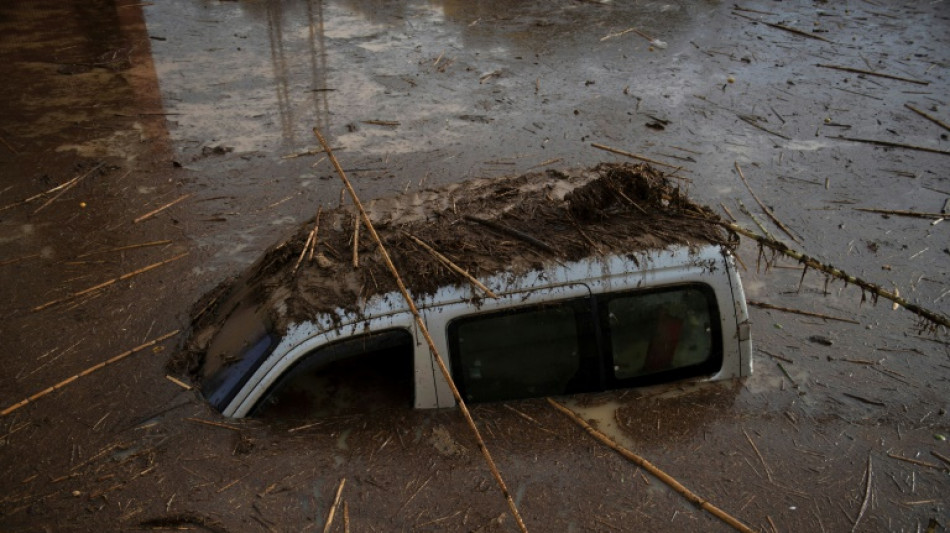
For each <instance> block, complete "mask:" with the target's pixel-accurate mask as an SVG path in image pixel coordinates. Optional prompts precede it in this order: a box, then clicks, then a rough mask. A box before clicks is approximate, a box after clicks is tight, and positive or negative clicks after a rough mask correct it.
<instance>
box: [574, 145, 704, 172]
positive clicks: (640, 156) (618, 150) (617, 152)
mask: <svg viewBox="0 0 950 533" xmlns="http://www.w3.org/2000/svg"><path fill="white" fill-rule="evenodd" d="M590 145H591V146H593V147H594V148H597V149H600V150H604V151H607V152H613V153H615V154H619V155H625V156H627V157H630V158H632V159H639V160H640V161H645V162H647V163H652V164H654V165H660V166H661V167H667V168H672V169H673V170H674V172H678V171H680V170H684V169H683V167H681V166H676V165H671V164H669V163H664V162H663V161H657V160H656V159H650V158H649V157H644V156H642V155H637V154H633V153H630V152H625V151H623V150H620V149H617V148H611V147H609V146H604V145H603V144H598V143H590ZM686 172H689V171H688V170H687V171H686ZM670 177H673V178H677V179H684V180H685V179H687V178H681V177H677V176H670Z"/></svg>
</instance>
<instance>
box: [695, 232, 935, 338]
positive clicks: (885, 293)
mask: <svg viewBox="0 0 950 533" xmlns="http://www.w3.org/2000/svg"><path fill="white" fill-rule="evenodd" d="M707 220H708V219H707ZM715 222H716V223H717V224H719V225H720V226H722V227H724V228H726V229H728V230H730V231H733V232H735V233H738V234H740V235H744V236H746V237H749V238H750V239H753V240H754V241H756V242H757V243H759V244H761V245H762V246H765V247H767V248H770V249H772V250H775V251H776V252H779V253H781V254H783V255H786V256H788V257H791V258H792V259H795V260H797V261H798V262H799V263H802V264H804V265H805V270H806V271H807V269H809V268H813V269H815V270H818V271H821V272H824V273H825V274H827V275H829V276H831V277H834V278H838V279H840V280H843V281H844V282H846V283H850V284H852V285H857V286H858V287H860V288H861V289H863V290H866V291H868V292H870V293H872V294H874V295H876V296H880V297H881V298H884V299H886V300H890V301H892V302H894V303H896V304H897V305H900V306H901V307H903V308H904V309H907V310H908V311H910V312H911V313H914V314H915V315H917V316H919V317H921V318H923V319H925V320H928V321H930V322H931V323H933V324H935V325H938V326H943V327H945V328H948V329H950V318H948V317H946V316H944V315H941V314H939V313H936V312H934V311H931V310H929V309H925V308H923V307H921V306H919V305H916V304H913V303H911V302H908V301H907V300H905V299H904V298H901V297H900V296H899V295H898V294H896V293H894V292H891V291H889V290H887V289H884V288H883V287H881V286H879V285H875V284H874V283H871V282H868V281H865V280H863V279H860V278H856V277H854V276H852V275H851V274H848V273H846V272H844V271H843V270H841V269H839V268H837V267H834V266H832V265H826V264H824V263H822V262H821V261H819V260H817V259H815V258H813V257H811V256H808V255H805V254H803V253H801V252H798V251H796V250H792V249H791V248H789V247H788V245H787V244H785V243H783V242H781V241H778V240H775V239H769V238H766V237H763V236H761V235H758V234H756V233H753V232H751V231H749V230H747V229H745V228H743V227H742V226H739V225H738V224H732V223H730V222H726V221H724V220H717V221H715ZM804 274H805V272H802V275H803V276H804Z"/></svg>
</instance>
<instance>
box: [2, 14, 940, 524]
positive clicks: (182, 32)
mask: <svg viewBox="0 0 950 533" xmlns="http://www.w3.org/2000/svg"><path fill="white" fill-rule="evenodd" d="M948 17H950V10H948V7H947V5H946V4H945V3H918V4H912V5H897V4H896V3H880V2H874V3H871V2H859V1H857V0H849V1H845V2H839V3H812V2H803V1H793V2H781V3H775V2H761V1H753V2H751V3H744V4H742V5H741V6H734V5H733V4H722V3H698V4H697V3H689V2H679V3H677V2H670V3H663V2H634V3H628V2H609V1H604V2H595V1H575V0H563V1H557V2H522V3H511V2H498V1H483V2H456V1H448V0H442V1H439V0H431V1H423V0H418V1H417V0H407V1H405V2H399V3H392V2H371V1H365V0H336V1H334V0H328V1H325V2H319V1H316V0H296V1H283V2H281V1H277V0H241V1H237V2H233V1H221V2H216V1H204V0H164V1H162V2H132V1H124V0H122V1H120V0H87V1H84V2H79V1H72V0H70V1H53V0H31V1H26V0H22V1H20V0H14V1H8V2H4V3H2V5H0V73H2V75H3V78H4V82H3V83H2V84H0V96H2V98H0V280H2V283H0V299H2V301H3V305H2V307H0V317H2V319H3V320H2V321H0V341H2V342H0V345H2V349H0V360H2V362H3V364H4V367H5V368H6V371H5V372H3V374H2V377H0V403H2V406H3V407H6V406H12V405H14V404H17V403H18V402H20V401H21V400H23V399H25V398H29V397H31V396H32V395H34V394H36V393H38V392H40V391H43V390H44V389H47V388H48V387H51V386H53V385H55V384H57V383H60V382H62V381H63V380H66V379H67V378H70V377H71V376H74V375H77V374H79V373H81V372H83V371H84V370H85V369H88V368H91V367H93V366H94V365H97V364H98V363H100V362H102V361H106V360H108V359H109V358H111V357H113V356H116V355H120V354H123V353H124V352H126V350H129V349H130V348H133V347H137V346H140V345H142V344H143V343H146V342H148V341H149V340H150V339H154V338H157V337H160V336H162V335H163V334H165V333H168V332H172V331H174V330H176V329H187V327H188V325H189V321H190V316H191V314H192V307H193V306H195V305H200V304H199V301H200V299H201V296H202V295H203V294H205V293H207V292H208V291H210V290H211V289H212V288H214V287H215V286H217V285H218V284H219V283H222V282H224V281H226V280H227V279H229V278H231V277H233V276H236V275H238V274H240V273H241V272H242V271H243V270H244V269H245V268H246V267H247V266H248V265H249V264H251V263H252V262H253V261H254V260H255V259H256V258H257V257H258V256H259V255H260V254H261V253H262V252H263V251H264V250H265V249H266V248H267V247H268V246H270V245H271V244H273V243H274V242H276V241H277V240H279V239H280V238H283V237H286V236H287V235H288V234H289V233H290V232H291V231H293V229H294V228H296V227H297V225H298V224H299V223H301V222H303V221H305V220H307V219H310V218H312V217H313V216H314V213H315V212H316V210H317V208H318V207H320V206H324V207H328V208H329V207H334V206H336V205H338V204H339V203H340V202H341V186H340V183H339V181H338V179H337V177H336V176H335V175H334V173H333V170H332V168H331V166H330V165H329V162H328V161H327V160H326V159H325V157H324V155H325V154H323V153H320V152H319V151H318V149H317V148H318V143H317V142H316V140H315V139H314V138H313V136H312V134H311V129H312V128H314V127H317V128H319V129H320V130H321V131H322V132H323V133H324V134H325V135H326V136H327V137H328V139H329V140H330V143H331V144H332V146H333V147H334V149H335V151H336V153H337V155H338V157H339V158H340V159H341V161H342V164H343V166H344V168H346V169H347V171H348V173H349V174H350V176H351V178H353V180H354V182H355V184H356V187H357V189H358V191H359V193H360V194H361V196H363V197H364V199H369V198H378V197H382V196H386V195H389V194H392V193H396V192H402V191H413V190H420V189H423V188H425V187H427V186H430V185H443V184H448V183H454V182H458V181H460V180H463V179H467V178H473V177H490V176H497V175H507V174H520V173H523V172H525V171H528V170H537V169H546V168H568V167H581V166H590V165H593V164H595V163H597V162H601V161H621V160H625V159H624V157H623V156H620V155H617V154H613V153H609V152H606V151H603V150H600V149H597V148H595V147H593V146H592V143H598V144H601V145H606V146H610V147H614V148H618V149H621V150H625V151H628V152H633V153H637V154H641V155H643V156H646V157H649V158H652V159H655V160H659V161H661V162H665V163H667V164H670V165H673V166H682V167H683V170H682V171H681V174H682V175H683V176H685V177H687V178H689V181H684V187H685V188H687V189H688V190H689V193H690V195H691V197H692V198H693V199H694V200H696V201H698V202H701V203H704V204H707V205H710V206H712V207H714V208H716V209H717V210H720V209H722V207H723V206H724V207H726V208H728V209H729V211H730V212H731V213H733V214H734V215H735V216H736V218H737V219H739V221H740V223H742V224H743V225H745V226H747V227H750V228H757V225H756V222H755V221H754V220H753V218H752V217H751V216H750V215H747V214H745V213H744V210H745V208H747V209H748V210H749V211H750V212H752V213H753V214H754V215H755V218H756V219H758V220H759V221H760V222H761V224H762V225H763V226H764V227H765V228H766V229H767V230H768V231H770V232H771V233H773V234H774V235H776V236H778V237H780V238H782V239H786V240H792V237H790V236H788V235H786V234H784V233H783V232H782V230H781V229H780V228H778V227H777V226H776V225H775V224H774V223H773V222H772V221H770V220H769V219H768V215H767V214H765V213H764V212H763V209H762V208H761V207H759V206H758V204H757V203H756V201H755V199H754V198H753V197H752V195H751V194H750V192H749V190H748V189H747V188H746V186H745V185H744V184H743V182H742V180H741V179H740V178H739V176H738V174H737V172H736V165H738V166H739V168H741V169H742V171H743V174H744V176H745V178H746V180H747V181H748V183H749V186H750V187H751V188H752V190H753V191H755V193H756V195H757V196H758V197H759V199H760V200H761V201H762V202H763V203H764V204H766V205H768V206H769V207H770V210H771V211H772V212H774V215H775V217H776V218H778V219H779V220H781V221H782V222H783V223H784V224H785V225H786V226H787V227H788V228H790V231H791V232H792V235H794V238H795V239H797V240H798V242H800V244H798V243H796V244H795V247H796V248H799V249H801V250H804V251H806V252H807V253H809V254H811V255H813V256H816V257H818V258H820V259H822V260H824V261H827V262H829V263H831V264H834V265H836V266H838V267H840V268H842V269H843V270H845V271H847V272H849V273H852V274H854V275H857V276H859V277H862V278H864V279H867V280H868V281H871V282H874V283H877V284H879V285H881V286H883V287H885V288H887V289H891V290H893V289H896V290H899V292H900V294H901V295H902V296H904V297H906V298H908V299H909V300H911V301H913V302H915V303H917V304H919V305H921V306H923V307H926V308H929V309H932V310H934V311H936V312H938V313H942V314H943V315H947V314H950V238H948V235H947V232H948V231H950V225H948V222H946V221H943V222H938V221H937V219H935V218H934V217H930V218H912V217H905V216H897V215H895V214H880V213H870V212H864V211H858V210H856V208H874V209H885V210H905V211H915V212H922V213H940V212H941V209H945V208H946V202H947V199H948V197H950V177H948V176H947V175H946V168H947V151H948V150H950V142H948V140H947V135H948V134H950V132H948V131H947V130H946V129H945V126H941V125H940V124H939V123H937V122H934V121H933V120H930V119H928V118H926V117H924V116H922V115H920V114H918V113H916V112H914V111H913V110H911V109H910V108H909V107H907V106H908V105H909V106H911V107H913V108H915V109H918V110H920V111H922V112H923V113H925V114H927V115H929V116H931V117H933V118H935V119H937V120H939V121H942V123H943V124H946V123H947V122H950V112H948V107H947V106H948V100H950V92H948V84H947V80H948V66H950V46H948V44H950V43H948V40H950V31H948V28H950V24H948V20H950V18H948ZM765 23H769V24H772V25H767V24H765ZM788 28H792V29H796V30H799V31H804V32H806V33H807V34H808V35H805V36H803V35H801V34H800V33H794V32H792V31H788ZM633 29H635V30H637V31H639V32H640V33H642V34H644V35H646V37H644V36H643V35H640V33H637V32H636V31H632V30H633ZM816 37H818V38H816ZM819 38H820V39H819ZM656 40H659V41H663V43H665V44H666V45H667V46H666V47H665V48H664V47H662V46H658V45H657V43H656V42H655V41H656ZM651 41H654V42H653V43H651ZM821 65H824V66H821ZM829 66H832V67H848V68H851V69H861V70H864V71H870V72H871V73H857V72H854V71H845V70H840V69H836V68H829ZM879 74H887V75H889V76H891V77H883V76H880V75H879ZM895 77H896V78H900V79H896V78H895ZM845 138H852V139H854V138H857V139H872V140H878V141H887V142H892V143H902V144H905V145H911V146H916V147H921V148H927V149H930V150H931V151H922V150H919V149H908V148H894V147H890V148H888V147H882V146H877V145H873V144H869V143H866V142H860V141H853V140H847V139H845ZM60 186H62V187H60ZM740 202H741V203H740ZM743 205H744V206H745V208H743V207H742V206H743ZM156 211H157V212H156ZM153 212H154V214H153ZM183 254H186V255H183ZM739 256H740V257H741V259H742V260H743V263H744V264H745V267H746V270H744V271H742V272H741V275H742V276H743V281H744V283H745V289H746V295H747V297H748V298H749V300H752V301H761V302H767V303H770V304H774V305H778V306H783V307H788V308H796V309H802V310H807V311H812V312H818V313H822V314H826V315H832V316H835V317H839V318H843V319H846V320H847V321H833V320H826V319H821V318H815V317H807V316H801V315H796V314H790V313H787V312H781V311H776V310H766V309H761V308H756V307H753V308H752V309H751V313H752V316H753V321H754V325H753V340H754V346H755V349H756V352H755V372H754V374H753V376H751V377H750V378H748V379H747V380H745V381H743V382H739V383H730V384H725V385H723V384H711V385H702V386H675V387H673V388H667V389H663V390H643V391H626V392H617V393H611V394H603V395H591V396H580V397H574V398H568V399H564V401H565V402H566V403H567V404H568V405H569V406H571V407H572V408H574V409H575V410H576V411H577V412H579V413H581V415H582V416H583V417H584V418H587V419H590V420H593V421H594V424H595V425H596V426H598V427H600V428H601V429H602V430H603V431H605V432H606V433H608V434H609V435H611V436H613V438H615V439H616V440H617V441H619V442H621V443H622V444H624V445H625V446H626V447H628V448H630V449H631V450H633V451H634V452H636V453H638V454H640V455H642V456H643V457H644V458H646V459H647V460H649V461H650V462H652V463H653V464H655V465H656V466H658V467H660V468H661V469H663V470H664V471H666V472H668V473H669V474H670V475H671V476H673V477H674V478H676V479H677V480H679V481H680V482H681V483H683V484H684V485H685V486H687V487H688V488H690V489H691V490H693V491H694V492H696V493H697V494H699V495H700V496H701V497H703V498H707V499H708V500H710V501H711V502H712V503H714V504H715V505H717V506H718V507H720V508H722V509H724V510H725V511H727V512H729V513H730V514H732V515H733V516H735V517H737V518H738V519H739V520H741V521H742V522H744V523H746V524H748V525H749V526H751V527H753V528H754V529H756V530H761V531H770V530H772V531H841V530H851V529H852V528H853V527H854V525H855V523H856V522H857V527H856V528H855V529H856V530H858V531H885V530H886V531H908V532H910V531H925V530H928V527H931V525H932V524H936V525H935V526H933V527H934V528H935V530H941V528H946V525H947V524H948V523H950V512H948V503H950V501H948V496H947V495H948V494H950V481H948V477H947V468H948V466H950V465H948V464H947V463H946V462H945V461H946V459H945V458H947V457H950V444H948V442H947V438H948V437H950V419H948V414H947V409H948V407H950V406H948V403H950V383H948V378H950V340H948V337H947V332H946V331H945V330H941V331H938V332H936V333H932V332H927V331H921V330H920V328H919V326H920V323H919V322H918V321H917V320H916V318H915V317H914V315H912V314H911V313H909V312H906V311H905V310H903V309H896V310H895V309H892V307H891V305H890V302H886V301H884V300H881V301H880V302H878V303H877V305H873V303H872V302H871V301H864V299H863V295H862V293H861V291H860V290H858V289H855V288H854V287H852V286H846V285H845V284H843V283H842V282H839V281H835V282H832V283H826V281H825V279H824V278H822V277H821V276H820V275H818V274H816V273H814V272H807V273H805V275H804V277H802V274H803V272H802V270H801V269H800V267H799V266H798V265H796V264H795V262H794V261H791V260H778V261H776V262H775V263H774V264H773V265H772V267H771V268H768V269H767V268H765V265H766V261H767V260H771V259H772V257H771V255H770V254H769V253H767V252H766V253H764V254H760V253H759V251H758V250H757V249H756V248H755V247H754V246H752V245H750V244H748V243H746V244H744V245H743V246H742V247H741V248H740V251H739ZM150 266H151V267H152V268H148V267H150ZM96 287H98V288H96ZM184 335H185V334H184V333H182V334H179V335H177V336H175V337H174V338H172V339H171V340H168V341H163V342H161V343H158V344H156V345H154V346H148V347H146V348H144V349H143V350H140V351H137V352H135V353H133V354H131V355H129V356H128V357H126V358H124V359H122V360H119V361H117V362H115V363H114V364H110V365H109V366H107V367H105V368H102V369H101V370H98V371H95V372H93V373H90V374H88V375H84V376H82V377H80V378H78V379H76V380H74V381H72V382H70V383H68V384H66V385H64V386H62V388H60V389H58V390H56V391H53V392H50V393H48V394H45V395H43V396H41V397H37V398H36V399H35V401H32V402H29V403H27V404H26V405H24V406H22V407H20V408H17V409H15V410H12V411H10V412H9V413H8V414H6V415H4V416H2V417H0V465H2V467H3V472H4V476H3V481H2V482H0V501H2V505H0V529H4V530H11V531H46V530H62V529H75V530H96V531H99V530H103V529H114V530H123V531H128V530H136V529H153V528H179V527H186V528H193V529H196V530H201V529H202V528H203V529H204V530H209V531H247V530H258V529H261V530H272V531H284V530H292V531H298V530H306V531H313V530H322V529H323V525H324V521H325V520H326V517H327V514H328V511H329V508H330V506H331V504H332V502H333V500H334V496H335V493H336V490H337V486H338V484H339V483H340V480H341V479H344V478H345V479H346V483H345V486H344V490H343V491H342V497H341V499H342V501H343V502H344V504H345V506H341V508H340V509H338V511H337V514H336V518H335V521H334V525H333V527H334V530H336V531H341V530H343V527H344V518H345V517H348V521H349V523H350V526H351V527H352V528H353V529H354V530H362V531H394V530H399V531H420V530H433V531H434V530H439V531H441V530H449V531H515V530H516V527H515V525H514V521H513V519H512V518H511V517H510V516H509V515H508V511H507V506H506V505H505V501H504V499H503V498H502V497H501V495H500V493H499V491H498V490H497V488H496V487H495V485H494V482H493V480H492V478H491V475H490V473H489V471H488V469H487V467H486V466H485V464H484V461H483V460H482V458H481V455H480V453H479V452H478V448H477V446H476V444H475V442H474V440H473V438H472V436H471V435H470V434H469V432H468V430H467V428H466V427H465V424H464V422H463V421H462V419H461V416H460V415H459V413H458V412H456V411H455V410H447V411H437V412H423V411H412V410H410V409H408V408H406V407H405V406H403V405H395V406H389V407H386V406H383V407H382V408H380V409H378V410H375V411H373V412H369V413H357V414H341V415H337V416H331V417H326V418H322V419H319V420H313V421H307V422H295V423H289V422H288V423H265V422H262V421H260V420H227V419H223V418H222V417H220V416H219V415H217V414H216V413H215V412H214V411H213V410H212V409H211V408H210V407H208V406H207V405H206V404H205V403H204V401H203V400H202V399H201V396H200V395H199V394H197V393H196V392H195V391H194V390H185V388H183V386H182V385H183V384H178V383H175V382H174V381H172V380H171V379H169V378H167V377H166V367H165V365H166V363H167V361H168V360H169V358H170V357H171V356H172V354H173V353H174V352H175V351H176V350H177V348H178V343H179V342H181V340H182V339H183V337H184ZM184 385H187V384H184ZM472 411H473V415H474V417H475V420H476V421H477V423H478V425H479V427H480V429H481V430H482V432H483V433H484V435H485V439H486V441H487V444H488V447H489V449H490V450H491V452H492V454H493V456H494V458H495V460H496V461H497V463H498V466H499V469H500V470H501V472H502V475H503V476H504V478H505V480H506V482H507V484H508V486H509V488H510V490H511V493H512V496H513V498H514V500H515V502H516V503H517V505H518V507H519V509H520V511H521V514H522V515H523V517H524V519H525V523H526V524H527V526H528V528H529V529H530V530H532V531H630V530H641V529H649V530H655V531H684V530H689V531H729V530H731V529H729V528H728V526H726V525H724V524H723V523H722V522H720V521H718V520H717V519H715V518H713V517H712V516H711V515H710V514H708V513H706V512H704V511H702V510H701V509H698V508H697V507H696V506H694V505H693V504H691V503H689V502H688V501H687V500H685V499H684V498H682V497H681V496H679V495H678V494H676V493H674V492H672V491H671V490H669V489H667V488H666V487H665V486H664V485H663V484H661V483H660V482H659V480H657V479H656V478H653V477H651V476H650V475H649V474H647V473H646V472H645V471H644V470H643V469H642V468H639V467H637V466H636V465H634V464H632V463H630V462H628V461H626V460H625V459H623V458H622V457H621V456H619V455H618V454H616V453H615V452H613V451H612V450H610V449H609V448H607V447H605V446H603V445H602V444H600V443H599V442H597V441H595V440H593V439H592V438H591V437H589V436H588V435H587V434H586V433H585V432H584V431H583V430H582V429H580V428H578V427H577V426H576V425H574V424H573V422H571V421H570V420H568V419H567V418H565V417H564V416H563V415H562V414H560V413H559V412H557V411H555V410H554V409H552V408H551V407H550V406H549V405H548V404H547V403H546V402H545V401H543V400H529V401H523V402H513V403H508V404H484V405H479V406H477V407H474V408H473V410H472Z"/></svg>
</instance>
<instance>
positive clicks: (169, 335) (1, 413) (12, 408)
mask: <svg viewBox="0 0 950 533" xmlns="http://www.w3.org/2000/svg"><path fill="white" fill-rule="evenodd" d="M178 331H179V330H177V329H176V330H175V331H172V332H170V333H166V334H164V335H162V336H161V337H157V338H155V339H152V340H150V341H148V342H146V343H145V344H140V345H139V346H136V347H135V348H132V349H131V350H128V351H125V352H122V353H120V354H119V355H117V356H115V357H113V358H111V359H107V360H105V361H103V362H101V363H99V364H97V365H94V366H91V367H89V368H87V369H85V370H83V371H82V372H80V373H78V374H76V375H75V376H73V377H70V378H66V379H64V380H63V381H60V382H59V383H57V384H56V385H53V386H52V387H49V388H46V389H43V390H41V391H40V392H37V393H36V394H34V395H33V396H30V397H29V398H27V399H25V400H22V401H19V402H17V403H15V404H13V405H11V406H10V407H7V408H6V409H4V410H3V411H0V416H7V415H8V414H10V413H12V412H13V411H16V410H17V409H19V408H21V407H23V406H24V405H26V404H28V403H30V402H35V401H36V400H38V399H40V398H42V397H43V396H46V395H47V394H49V393H51V392H53V391H56V390H59V389H61V388H63V387H65V386H66V385H69V384H70V383H72V382H73V381H76V380H77V379H79V378H81V377H83V376H88V375H89V374H92V373H93V372H95V371H96V370H100V369H102V368H105V367H107V366H109V365H111V364H112V363H115V362H117V361H121V360H122V359H125V358H126V357H128V356H130V355H132V354H134V353H136V352H140V351H142V350H144V349H146V348H148V347H150V346H154V345H156V344H158V343H160V342H162V341H164V340H167V339H170V338H172V337H174V336H175V335H178Z"/></svg>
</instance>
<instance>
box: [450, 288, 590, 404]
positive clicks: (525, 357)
mask: <svg viewBox="0 0 950 533" xmlns="http://www.w3.org/2000/svg"><path fill="white" fill-rule="evenodd" d="M590 317H591V311H590V307H589V302H588V300H586V299H585V300H579V301H568V302H557V303H551V304H544V305H539V306H532V307H529V308H521V309H514V310H509V311H504V312H500V313H492V314H486V315H479V316H475V317H471V318H464V319H460V320H456V321H454V322H452V323H451V324H450V325H449V342H450V344H451V353H452V363H453V364H452V366H453V368H454V369H455V372H454V374H455V381H456V384H457V385H458V386H459V389H460V391H461V393H462V394H463V396H464V397H465V398H466V400H467V401H496V400H510V399H517V398H529V397H537V396H547V395H557V394H565V393H569V392H576V391H579V390H583V389H584V388H585V387H586V385H587V381H588V380H587V377H588V374H589V368H588V367H589V366H590V358H591V355H592V354H593V351H594V350H593V347H592V346H591V339H592V335H591V334H590V330H591V327H590V323H591V318H590Z"/></svg>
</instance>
